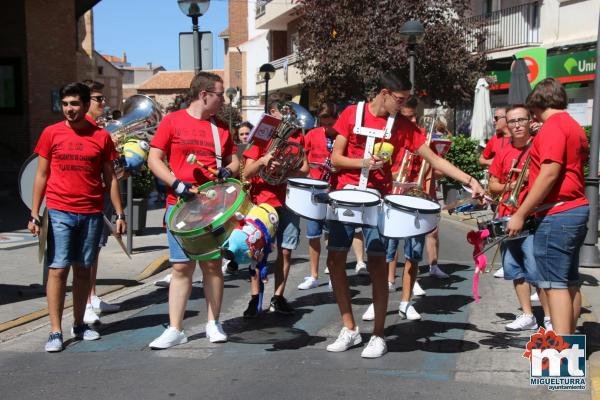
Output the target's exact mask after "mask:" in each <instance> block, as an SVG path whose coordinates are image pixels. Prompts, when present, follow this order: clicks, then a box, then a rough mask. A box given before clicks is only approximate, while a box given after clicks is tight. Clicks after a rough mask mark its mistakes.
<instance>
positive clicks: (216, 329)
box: [206, 321, 227, 343]
mask: <svg viewBox="0 0 600 400" xmlns="http://www.w3.org/2000/svg"><path fill="white" fill-rule="evenodd" d="M206 338H207V339H208V340H210V342H211V343H224V342H226V341H227V334H226V333H225V332H224V331H223V326H221V323H220V322H219V321H208V323H207V324H206Z"/></svg>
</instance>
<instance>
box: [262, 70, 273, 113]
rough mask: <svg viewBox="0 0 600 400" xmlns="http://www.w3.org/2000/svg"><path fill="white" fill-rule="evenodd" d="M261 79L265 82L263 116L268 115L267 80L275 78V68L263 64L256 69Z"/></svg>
mask: <svg viewBox="0 0 600 400" xmlns="http://www.w3.org/2000/svg"><path fill="white" fill-rule="evenodd" d="M258 73H259V74H260V77H261V79H264V80H265V114H268V113H269V110H268V107H269V80H270V79H272V78H273V76H275V67H274V66H272V65H271V64H268V63H267V64H263V65H261V66H260V68H259V69H258Z"/></svg>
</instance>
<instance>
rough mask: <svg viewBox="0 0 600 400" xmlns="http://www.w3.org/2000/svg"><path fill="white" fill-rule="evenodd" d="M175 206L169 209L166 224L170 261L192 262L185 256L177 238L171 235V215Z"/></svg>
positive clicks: (166, 214)
mask: <svg viewBox="0 0 600 400" xmlns="http://www.w3.org/2000/svg"><path fill="white" fill-rule="evenodd" d="M174 208H175V206H169V208H167V212H166V213H165V224H166V225H167V240H168V241H169V261H170V262H172V263H186V262H188V261H191V259H190V258H189V257H188V256H187V254H185V251H183V247H181V245H180V244H179V242H178V241H177V239H175V236H173V234H172V233H171V230H170V229H169V223H168V221H169V215H171V212H173V209H174Z"/></svg>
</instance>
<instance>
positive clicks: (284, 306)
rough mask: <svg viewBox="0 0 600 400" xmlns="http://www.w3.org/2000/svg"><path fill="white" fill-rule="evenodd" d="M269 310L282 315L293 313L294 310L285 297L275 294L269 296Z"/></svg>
mask: <svg viewBox="0 0 600 400" xmlns="http://www.w3.org/2000/svg"><path fill="white" fill-rule="evenodd" d="M269 311H271V312H276V313H279V314H283V315H294V313H295V312H296V311H295V310H294V309H293V308H292V306H290V305H289V304H288V302H287V300H286V299H285V297H283V296H277V295H275V296H273V297H271V306H270V307H269Z"/></svg>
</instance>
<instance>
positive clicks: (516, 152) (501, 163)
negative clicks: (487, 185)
mask: <svg viewBox="0 0 600 400" xmlns="http://www.w3.org/2000/svg"><path fill="white" fill-rule="evenodd" d="M523 150H525V149H524V148H520V149H519V148H517V147H515V146H513V144H512V142H511V143H509V144H508V145H507V146H504V147H503V148H502V150H500V152H499V153H497V154H496V156H495V157H494V161H492V165H490V175H492V176H495V177H496V178H498V181H499V182H500V183H502V184H505V183H506V179H507V178H508V175H509V172H510V169H511V168H512V165H513V162H516V161H517V160H519V164H518V165H516V166H515V168H519V169H522V168H523V165H524V164H525V160H527V155H528V154H529V152H530V151H531V146H529V148H528V149H527V150H526V151H525V153H523V155H522V156H521V153H522V152H523ZM519 157H521V158H520V159H519ZM513 160H514V161H513ZM512 175H513V176H512V178H511V182H514V181H516V180H517V177H518V176H519V174H517V173H514V174H512ZM525 192H526V186H525V187H523V188H522V189H521V194H520V196H519V204H520V203H521V202H522V200H523V198H524V196H525ZM510 194H511V191H510V190H507V191H506V193H505V194H504V196H503V197H502V203H501V204H500V205H499V206H498V217H504V216H506V215H511V214H512V213H513V212H514V211H515V210H514V209H512V208H510V207H507V206H506V205H505V204H504V203H503V202H504V201H505V200H506V199H508V197H509V196H510Z"/></svg>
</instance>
